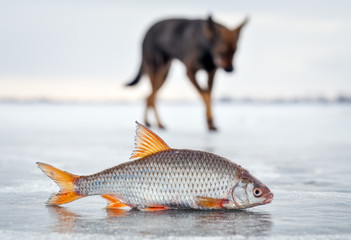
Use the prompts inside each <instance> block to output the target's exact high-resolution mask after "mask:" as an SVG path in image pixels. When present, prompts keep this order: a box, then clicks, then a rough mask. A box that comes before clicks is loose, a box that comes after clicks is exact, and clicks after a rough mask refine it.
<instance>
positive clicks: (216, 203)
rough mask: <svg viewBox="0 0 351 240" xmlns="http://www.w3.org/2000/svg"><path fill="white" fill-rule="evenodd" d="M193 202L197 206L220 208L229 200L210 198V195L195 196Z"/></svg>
mask: <svg viewBox="0 0 351 240" xmlns="http://www.w3.org/2000/svg"><path fill="white" fill-rule="evenodd" d="M195 203H196V204H197V205H198V206H199V207H203V208H212V209H221V208H224V207H223V205H225V204H228V203H229V200H228V199H217V198H210V197H196V198H195Z"/></svg>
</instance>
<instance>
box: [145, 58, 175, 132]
mask: <svg viewBox="0 0 351 240" xmlns="http://www.w3.org/2000/svg"><path fill="white" fill-rule="evenodd" d="M170 66H171V61H167V62H166V63H164V64H162V66H158V67H157V68H156V69H155V70H154V71H152V72H149V78H150V82H151V87H152V91H151V94H150V95H149V96H148V97H147V99H146V110H145V116H144V117H145V124H146V125H147V126H150V122H149V121H148V110H149V109H150V108H151V109H153V110H154V113H155V118H156V122H157V126H158V127H159V128H164V126H163V124H162V123H161V120H160V117H159V114H158V111H157V109H156V94H157V92H158V90H159V89H160V88H161V87H162V85H163V83H164V82H165V80H166V77H167V75H168V71H169V68H170Z"/></svg>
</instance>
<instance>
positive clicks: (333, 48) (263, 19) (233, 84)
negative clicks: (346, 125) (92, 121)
mask: <svg viewBox="0 0 351 240" xmlns="http://www.w3.org/2000/svg"><path fill="white" fill-rule="evenodd" d="M350 9H351V2H350V1H347V0H340V1H323V0H322V1H317V0H307V1H284V0H280V1H278V0H272V1H270V0H268V1H258V0H257V1H233V0H230V1H229V0H228V1H227V0H223V1H210V0H204V1H188V0H178V1H172V2H168V1H161V0H149V1H137V0H131V1H123V2H122V1H113V0H100V1H92V0H84V1H83V0H76V1H68V0H60V1H59V0H31V1H27V0H12V1H10V0H8V1H6V0H0V34H1V37H0V99H8V98H10V99H24V100H25V99H29V100H31V99H51V100H78V101H86V100H88V101H110V100H111V101H116V100H117V101H118V100H122V101H139V100H141V99H144V98H145V97H146V96H147V94H148V93H149V91H150V86H149V85H150V84H149V80H148V78H147V77H146V76H145V77H144V78H143V79H142V80H141V82H140V83H139V84H138V85H137V86H136V87H133V88H125V87H124V84H125V83H127V82H129V81H130V80H131V79H133V77H134V76H135V75H136V72H137V69H138V67H139V64H140V59H141V42H142V39H143V37H144V34H145V32H146V31H147V29H148V28H149V27H150V26H151V25H152V24H153V23H155V22H156V21H158V20H161V19H165V18H172V17H184V18H207V16H208V15H209V14H211V15H212V16H213V18H214V20H215V21H217V22H219V23H221V24H223V25H225V26H227V27H229V28H234V27H235V26H237V25H238V24H240V22H241V21H242V20H243V19H244V18H245V17H246V16H249V18H250V21H249V23H248V24H247V26H245V28H244V29H243V32H242V35H241V38H240V42H239V49H238V52H237V53H236V55H235V58H234V66H235V69H236V71H235V72H234V73H225V72H224V71H223V70H218V72H217V74H216V77H215V86H214V93H213V94H214V97H215V98H221V97H231V98H246V97H250V98H259V99H266V98H268V99H269V98H295V97H306V96H308V97H318V96H326V97H329V98H334V97H336V96H338V95H340V94H341V95H350V94H351V81H350V76H351V67H350V63H351V44H350V42H351V15H350ZM197 77H198V78H199V81H200V82H201V84H203V83H205V80H206V75H205V73H204V72H199V73H198V76H197ZM159 97H160V98H161V99H165V100H194V99H199V96H198V93H197V92H196V91H195V89H194V88H193V86H192V85H191V84H190V81H189V80H188V79H187V77H186V75H185V68H184V66H183V65H182V64H181V63H180V62H179V61H174V62H173V64H172V67H171V70H170V73H169V77H168V79H167V81H166V83H165V85H164V87H163V88H162V89H161V91H160V95H159Z"/></svg>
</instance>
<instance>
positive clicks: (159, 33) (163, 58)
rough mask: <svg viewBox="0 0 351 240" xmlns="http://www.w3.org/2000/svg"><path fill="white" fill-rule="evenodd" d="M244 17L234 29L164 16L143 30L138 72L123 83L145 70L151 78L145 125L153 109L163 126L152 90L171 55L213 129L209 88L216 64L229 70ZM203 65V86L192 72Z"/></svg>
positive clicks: (156, 87)
mask: <svg viewBox="0 0 351 240" xmlns="http://www.w3.org/2000/svg"><path fill="white" fill-rule="evenodd" d="M247 22H248V18H245V19H244V21H243V22H242V23H241V24H240V25H239V26H237V27H236V28H234V29H232V30H231V29H228V28H226V27H224V26H223V25H221V24H219V23H216V22H215V21H213V20H212V18H211V16H209V17H208V19H205V20H203V19H197V20H190V19H167V20H163V21H160V22H157V23H156V24H154V25H153V26H152V27H151V28H150V29H149V30H148V31H147V33H146V35H145V37H144V40H143V43H142V60H141V64H140V68H139V72H138V74H137V76H136V77H135V78H134V80H133V81H132V82H130V83H128V84H126V86H133V85H135V84H137V83H138V82H139V80H140V78H141V77H142V76H143V75H144V74H147V75H148V76H149V78H150V81H151V86H152V92H151V94H150V95H149V96H148V97H147V99H146V110H145V115H144V117H145V119H144V121H145V125H146V126H148V127H150V122H149V120H148V111H149V110H150V109H153V110H154V113H155V117H156V121H157V125H158V127H159V128H164V125H163V124H162V123H161V120H160V117H159V115H158V112H157V110H156V104H155V102H156V94H157V91H158V90H159V89H160V88H161V86H162V85H163V83H164V82H165V80H166V78H167V74H168V71H169V68H170V66H171V63H172V60H173V59H178V60H180V61H181V62H182V63H183V64H184V65H185V67H186V71H187V76H188V78H189V79H190V81H191V83H192V84H193V85H194V87H195V88H196V90H197V91H198V92H199V93H200V96H201V98H202V100H203V102H204V104H205V108H206V119H207V126H208V129H209V130H216V129H217V128H216V127H215V125H214V121H213V115H212V107H211V91H212V87H213V81H214V76H215V73H216V70H217V69H218V68H222V69H224V71H226V72H232V71H233V70H234V68H233V64H232V62H233V56H234V54H235V52H236V50H237V43H238V39H239V36H240V32H241V30H242V28H243V27H244V26H245V25H246V24H247ZM200 69H203V70H205V71H206V72H207V74H208V80H207V88H202V87H200V85H199V84H198V82H197V80H196V77H195V75H196V72H197V71H198V70H200Z"/></svg>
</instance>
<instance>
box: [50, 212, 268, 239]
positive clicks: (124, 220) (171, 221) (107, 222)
mask: <svg viewBox="0 0 351 240" xmlns="http://www.w3.org/2000/svg"><path fill="white" fill-rule="evenodd" d="M48 209H49V212H50V215H51V216H52V217H53V218H54V220H56V221H54V222H55V223H54V225H53V226H52V231H54V232H59V233H87V234H89V233H90V234H99V233H101V234H111V235H112V234H119V235H120V236H121V234H123V235H125V236H126V237H128V236H140V237H160V236H233V235H242V236H264V235H269V231H270V229H271V228H272V225H273V222H272V220H271V215H270V214H269V213H266V212H254V211H251V210H250V211H247V210H225V211H224V210H209V211H199V210H167V211H157V212H143V211H138V210H131V211H124V210H111V209H105V210H104V211H106V212H105V213H102V214H101V212H100V213H97V214H96V215H94V216H92V215H86V214H85V213H82V214H76V213H74V212H72V211H70V210H68V209H67V208H64V207H48Z"/></svg>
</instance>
